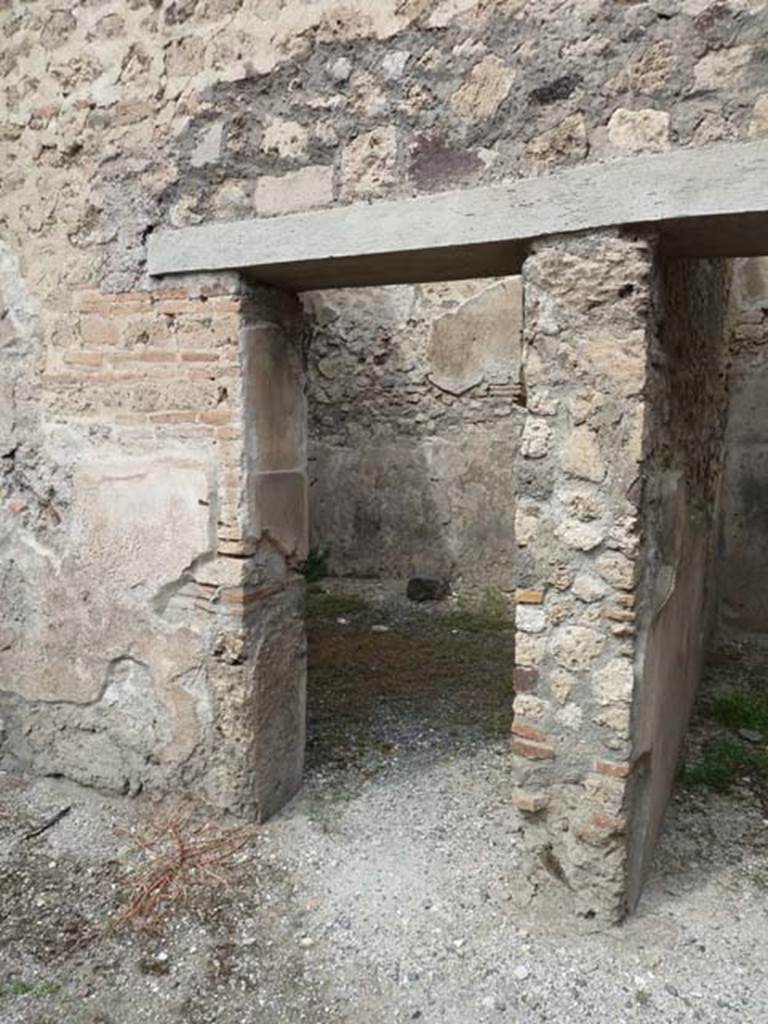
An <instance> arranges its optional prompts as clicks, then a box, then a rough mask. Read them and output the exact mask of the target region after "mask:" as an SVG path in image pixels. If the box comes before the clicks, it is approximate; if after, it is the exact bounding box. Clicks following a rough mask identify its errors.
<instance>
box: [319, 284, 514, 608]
mask: <svg viewBox="0 0 768 1024" xmlns="http://www.w3.org/2000/svg"><path fill="white" fill-rule="evenodd" d="M304 303H305V309H306V310H307V313H308V326H309V343H308V357H309V358H308V365H309V369H308V377H307V382H308V399H309V414H310V438H311V445H310V474H311V490H310V509H311V524H312V542H313V544H314V545H315V546H317V547H318V548H320V547H325V546H328V547H329V548H330V558H329V568H330V570H331V571H332V572H333V573H335V574H337V575H342V576H343V575H358V576H407V575H410V574H412V573H415V572H421V573H425V572H426V573H432V574H439V575H446V576H449V577H451V579H452V580H453V581H454V582H457V583H462V584H470V585H471V584H480V585H483V586H497V587H499V588H501V589H503V590H507V591H511V590H513V589H514V585H515V584H514V460H515V456H516V447H517V432H518V425H519V421H520V418H521V411H520V406H519V405H518V404H515V403H516V401H517V402H519V401H520V400H521V396H520V394H519V391H520V388H519V385H518V381H519V370H520V344H521V337H520V334H521V299H520V282H519V280H518V279H507V280H501V281H493V280H489V281H485V282H471V281H466V282H454V283H451V284H444V285H423V286H419V287H416V288H412V287H393V288H379V289H355V290H339V291H330V292H315V293H310V294H308V295H306V296H305V300H304Z"/></svg>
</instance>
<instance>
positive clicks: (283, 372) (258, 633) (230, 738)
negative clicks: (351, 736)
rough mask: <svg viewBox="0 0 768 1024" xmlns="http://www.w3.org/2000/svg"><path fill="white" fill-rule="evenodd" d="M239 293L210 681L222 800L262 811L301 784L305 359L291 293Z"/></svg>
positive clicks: (223, 466) (273, 806) (305, 526)
mask: <svg viewBox="0 0 768 1024" xmlns="http://www.w3.org/2000/svg"><path fill="white" fill-rule="evenodd" d="M238 302H239V316H240V326H239V351H238V368H239V380H238V382H237V385H236V388H235V394H234V395H233V396H232V397H231V399H230V403H231V404H230V408H229V418H228V421H227V425H226V430H225V432H224V434H223V435H222V451H221V463H220V465H221V472H222V476H221V479H220V496H219V510H218V556H219V557H218V558H217V559H215V560H214V562H213V565H212V570H213V576H214V579H213V580H212V581H211V582H213V583H214V584H215V586H216V588H217V589H216V590H215V591H214V592H213V593H212V595H211V598H212V601H213V605H214V608H215V611H216V619H217V635H216V638H215V641H214V647H213V657H214V658H215V659H216V671H215V673H214V675H213V680H214V685H215V686H216V688H217V690H218V693H217V701H218V706H219V707H220V709H221V718H220V723H219V727H220V729H221V730H223V732H225V733H226V742H225V748H224V749H223V750H221V751H219V752H217V756H216V758H215V765H216V768H217V770H218V771H219V772H220V773H221V775H222V776H223V779H222V782H223V786H222V790H223V792H226V793H228V794H230V795H229V797H228V802H231V804H232V806H234V807H236V808H239V809H241V810H243V811H245V812H247V813H251V814H253V815H255V816H256V817H258V818H260V819H263V818H265V817H268V816H269V815H271V814H272V813H273V812H274V811H276V810H277V809H279V808H280V807H281V806H282V805H283V804H284V803H285V802H286V801H287V800H288V799H290V797H291V796H293V794H294V793H295V792H296V790H297V789H298V788H299V786H300V784H301V775H302V768H303V763H304V742H305V719H306V640H305V632H304V606H303V602H304V579H303V577H302V576H301V575H300V573H299V572H298V567H299V565H300V563H301V562H302V561H303V560H304V559H305V558H306V556H307V544H308V533H309V515H308V484H307V473H306V458H307V456H306V406H305V398H304V360H303V354H302V349H301V338H302V334H301V331H302V319H301V306H300V304H299V302H298V300H297V299H296V297H295V296H292V295H288V294H286V293H283V292H280V291H279V290H277V289H272V288H264V287H259V288H253V287H249V288H243V289H242V293H241V295H240V297H239V299H238ZM222 738H224V737H223V736H222Z"/></svg>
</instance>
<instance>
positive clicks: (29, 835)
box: [21, 804, 72, 839]
mask: <svg viewBox="0 0 768 1024" xmlns="http://www.w3.org/2000/svg"><path fill="white" fill-rule="evenodd" d="M71 810H72V805H71V804H70V805H69V806H68V807H62V809H61V810H60V811H56V813H55V814H54V815H53V816H52V817H50V818H48V819H47V820H46V821H44V822H43V824H42V825H38V826H37V828H33V829H32V830H31V832H25V833H24V835H23V836H22V837H21V838H22V839H34V838H35V836H41V835H42V834H43V832H47V831H48V829H49V828H53V826H54V825H55V824H56V822H57V821H61V819H62V818H63V817H65V816H66V815H67V814H69V812H70V811H71Z"/></svg>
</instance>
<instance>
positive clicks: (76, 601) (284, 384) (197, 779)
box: [0, 274, 307, 818]
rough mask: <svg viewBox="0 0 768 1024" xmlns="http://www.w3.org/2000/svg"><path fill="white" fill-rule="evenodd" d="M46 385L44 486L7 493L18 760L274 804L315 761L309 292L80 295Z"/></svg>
mask: <svg viewBox="0 0 768 1024" xmlns="http://www.w3.org/2000/svg"><path fill="white" fill-rule="evenodd" d="M43 385H44V387H43V388H42V394H43V400H42V401H43V410H42V427H41V437H42V441H41V445H40V449H39V452H38V458H37V462H38V464H39V465H40V467H42V468H43V469H44V470H45V472H46V474H47V477H46V479H47V481H48V483H47V484H46V489H45V490H42V489H40V488H35V489H34V490H33V489H31V488H30V487H28V486H27V484H26V481H25V478H24V477H23V476H22V475H21V474H19V475H18V480H16V479H15V478H11V479H10V488H11V489H10V493H9V497H8V507H9V508H10V509H11V510H12V511H13V514H14V521H13V523H12V527H11V532H10V534H9V541H10V542H9V545H8V551H10V552H11V558H10V562H9V563H8V565H7V566H6V567H5V570H4V571H5V576H4V579H6V580H8V581H9V583H8V585H9V586H10V588H11V593H12V594H16V595H18V600H17V601H16V603H17V604H18V606H19V607H23V608H24V610H25V614H26V618H25V620H24V629H23V630H22V629H16V628H5V626H6V620H7V621H8V623H9V626H10V627H14V622H13V619H12V617H10V616H9V615H6V616H4V621H3V623H2V625H3V627H4V629H5V631H4V633H3V637H4V642H3V643H2V645H0V677H2V679H3V681H4V685H3V691H4V692H3V694H2V703H3V708H2V711H3V722H4V726H5V729H4V737H3V738H4V741H5V742H4V744H3V747H2V751H0V756H1V757H2V764H3V765H4V766H12V767H24V768H29V769H31V770H33V771H37V772H40V773H56V774H61V775H65V776H67V777H68V778H72V779H75V780H77V781H78V782H81V783H84V784H86V785H97V786H100V787H103V788H107V789H112V790H117V791H120V792H128V793H136V792H138V791H139V790H142V789H143V790H147V791H151V792H154V793H156V794H158V795H164V794H167V795H178V794H179V793H181V792H187V793H189V794H191V795H193V796H194V797H195V799H198V800H204V801H207V802H208V803H210V804H211V805H213V806H215V807H218V808H221V809H223V810H229V811H233V812H236V813H239V814H244V815H247V816H250V817H258V818H263V817H265V816H267V815H269V814H271V813H272V812H273V811H274V810H275V809H276V808H278V807H279V806H280V805H281V804H283V803H284V802H285V801H286V800H287V799H288V798H289V797H290V796H291V795H292V794H293V793H294V792H295V791H296V789H297V787H298V786H299V783H300V779H301V770H302V760H303V752H304V700H305V696H304V693H305V639H304V626H303V607H302V605H303V579H302V577H301V576H300V574H299V573H298V571H297V567H298V565H299V563H300V562H301V561H302V560H303V558H304V557H305V556H306V543H307V541H306V538H307V487H306V476H305V460H306V453H305V426H304V423H305V410H304V388H303V359H302V352H301V316H300V307H299V303H298V301H297V299H296V298H295V297H293V296H290V295H286V294H283V293H281V292H279V291H277V290H275V289H268V288H251V287H248V286H247V285H246V284H245V283H244V282H243V281H242V279H241V278H239V277H238V275H236V274H230V275H216V276H210V275H205V274H199V275H191V276H189V277H188V278H182V277H175V278H173V279H172V280H170V281H168V280H164V281H155V282H154V283H153V284H152V285H151V286H149V287H147V288H146V289H143V290H138V291H135V292H131V293H117V294H115V293H112V294H110V293H104V292H101V291H100V290H97V289H83V290H80V291H78V292H77V293H76V294H75V295H74V298H73V303H72V311H71V314H70V315H69V316H67V315H66V314H62V317H61V320H60V322H59V323H58V324H57V333H56V335H55V337H54V338H53V339H52V341H51V343H50V346H49V349H48V352H47V363H46V368H45V373H44V377H43ZM48 467H52V468H50V469H48ZM6 561H8V559H6ZM11 606H13V602H11Z"/></svg>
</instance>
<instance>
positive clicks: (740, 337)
mask: <svg viewBox="0 0 768 1024" xmlns="http://www.w3.org/2000/svg"><path fill="white" fill-rule="evenodd" d="M731 310H732V324H733V337H732V343H731V382H730V393H731V398H730V410H729V415H728V428H727V434H726V462H725V476H724V485H723V502H722V515H721V522H720V538H719V547H718V579H719V613H720V614H719V626H720V632H721V635H723V636H725V637H731V638H734V639H744V638H747V637H751V638H760V639H763V640H765V639H768V588H766V579H768V258H761V259H744V260H737V261H736V267H735V272H734V289H733V299H732V303H731Z"/></svg>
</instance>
